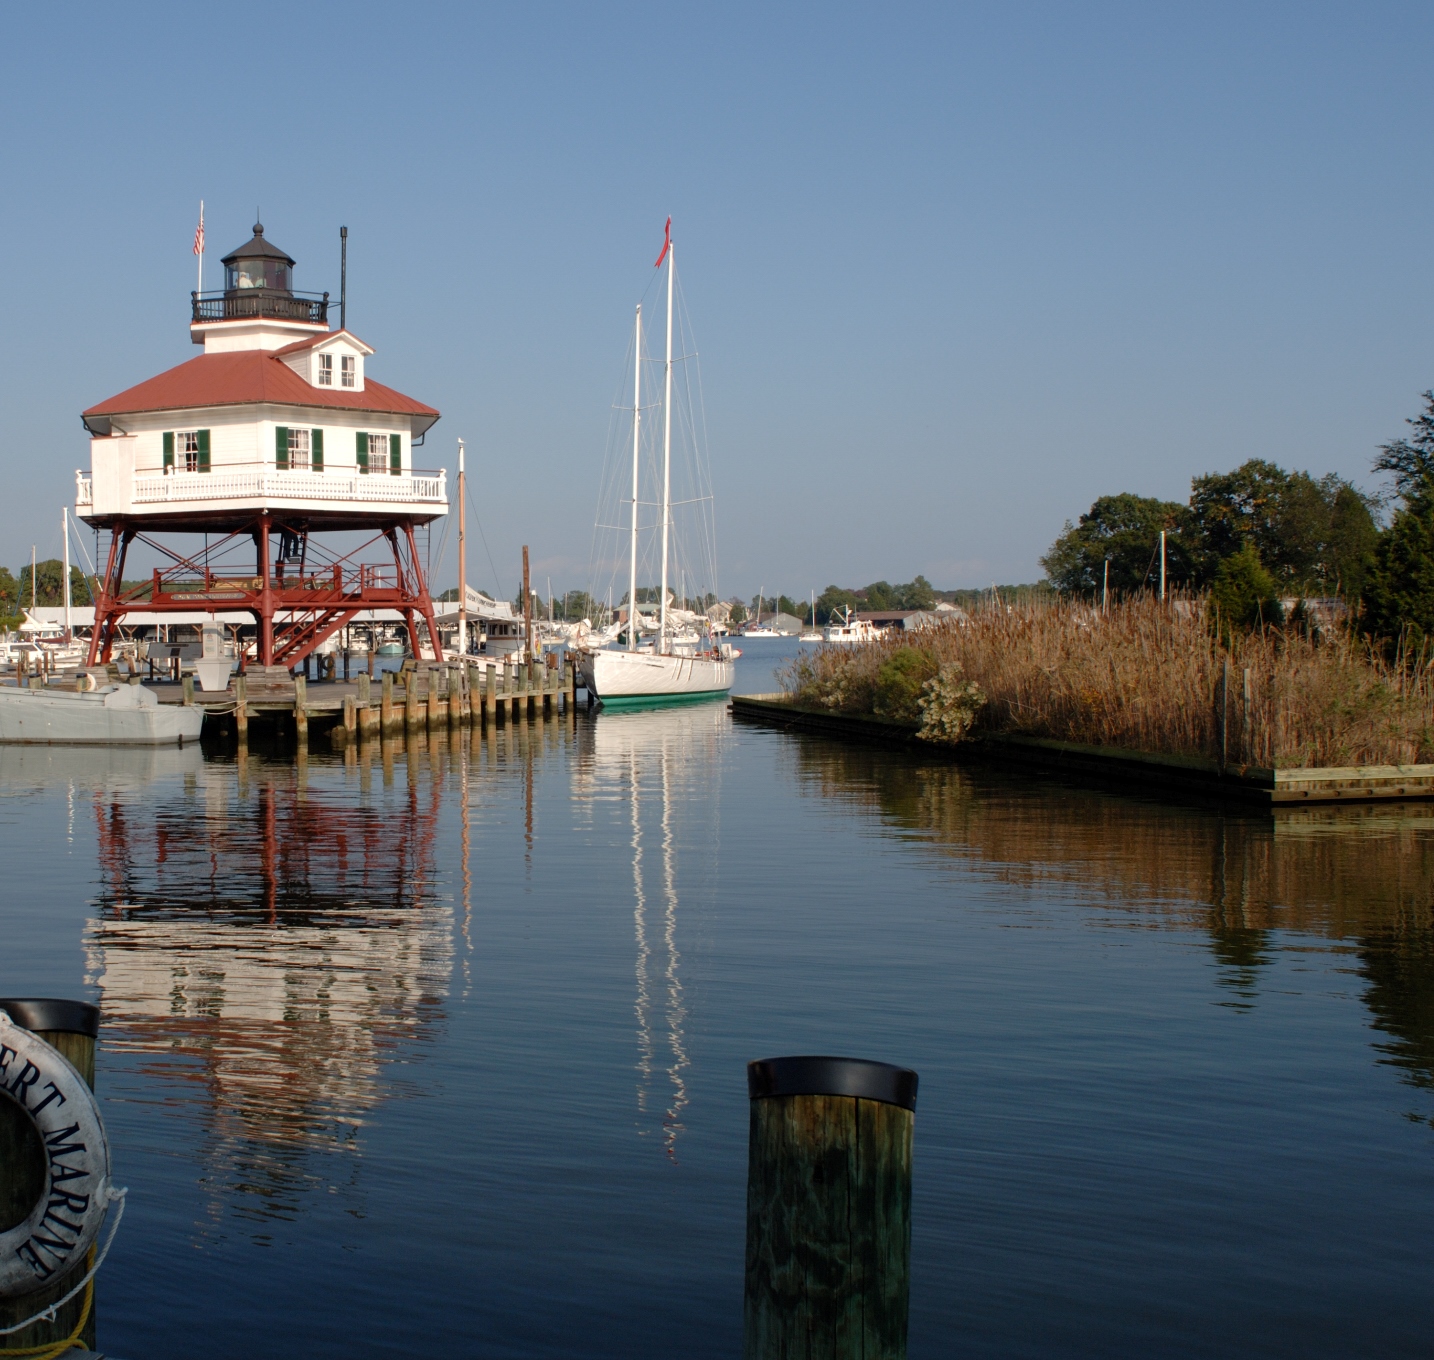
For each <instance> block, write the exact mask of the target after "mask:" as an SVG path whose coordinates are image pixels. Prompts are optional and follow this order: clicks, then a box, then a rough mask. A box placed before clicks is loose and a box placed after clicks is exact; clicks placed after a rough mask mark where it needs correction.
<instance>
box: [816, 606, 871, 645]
mask: <svg viewBox="0 0 1434 1360" xmlns="http://www.w3.org/2000/svg"><path fill="white" fill-rule="evenodd" d="M879 636H880V634H879V632H878V631H877V628H876V625H875V624H874V623H872V621H871V620H870V619H857V618H853V617H852V613H851V610H850V609H848V610H847V611H846V616H845V617H844V618H843V620H842V621H841V622H840V623H836V622H832V623H830V624H828V625H827V627H826V629H825V630H824V631H823V633H822V640H823V641H825V642H834V643H838V644H845V645H848V646H850V645H852V644H855V643H858V642H875V641H876V639H877V638H878V637H879Z"/></svg>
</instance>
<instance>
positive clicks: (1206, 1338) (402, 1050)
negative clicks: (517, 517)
mask: <svg viewBox="0 0 1434 1360" xmlns="http://www.w3.org/2000/svg"><path fill="white" fill-rule="evenodd" d="M742 664H743V667H744V669H745V670H746V671H747V674H748V675H749V676H751V677H755V681H760V682H761V683H755V682H753V683H749V684H748V688H755V689H763V688H770V687H771V686H770V684H768V683H766V681H765V674H764V673H763V672H762V666H763V664H764V663H763V662H762V661H761V660H754V658H753V656H752V655H751V654H750V653H749V656H748V658H746V659H744V662H743V663H742ZM0 837H3V841H2V842H0V844H3V847H4V852H5V853H4V864H5V892H4V897H3V908H0V910H3V920H4V923H5V937H4V938H5V947H4V949H3V951H0V990H3V991H5V992H8V993H11V994H15V993H28V994H49V995H59V996H87V997H91V998H93V999H95V1000H96V1001H98V1002H99V1003H100V1004H101V1006H102V1007H103V1011H104V1017H105V1027H104V1030H103V1032H102V1046H101V1051H100V1059H99V1074H98V1082H99V1087H100V1091H101V1094H102V1097H103V1105H104V1111H105V1117H106V1120H107V1122H108V1125H109V1130H110V1137H111V1141H112V1143H113V1145H114V1148H115V1156H116V1161H117V1166H118V1172H119V1179H120V1180H121V1181H123V1182H125V1183H127V1184H129V1185H130V1187H131V1196H130V1205H131V1208H130V1211H129V1213H128V1214H127V1216H126V1219H125V1222H124V1225H123V1228H122V1230H121V1235H120V1239H119V1244H118V1246H117V1247H116V1249H115V1254H114V1256H113V1258H112V1261H111V1264H110V1265H108V1266H107V1267H106V1269H105V1273H104V1276H103V1281H102V1287H101V1289H100V1294H99V1318H100V1343H101V1347H102V1348H104V1349H107V1350H109V1351H111V1352H112V1353H114V1354H117V1355H121V1356H127V1357H129V1358H130V1360H149V1358H151V1357H154V1358H155V1360H159V1358H160V1357H176V1360H177V1358H178V1357H188V1356H193V1355H196V1354H204V1355H206V1356H212V1357H216V1358H219V1357H253V1356H255V1355H280V1354H284V1355H300V1354H302V1355H305V1356H314V1357H321V1356H334V1357H338V1356H345V1357H347V1356H352V1355H394V1356H415V1357H416V1356H430V1355H446V1354H454V1355H459V1354H462V1355H483V1356H490V1355H491V1356H508V1355H511V1356H544V1355H552V1356H558V1355H563V1356H615V1357H616V1356H653V1357H657V1356H674V1355H689V1356H707V1355H711V1356H731V1355H736V1354H738V1353H739V1352H740V1321H741V1296H742V1240H743V1216H744V1184H745V1174H746V1169H745V1158H746V1130H747V1125H746V1118H747V1110H746V1105H747V1100H746V1091H745V1073H744V1064H745V1063H746V1061H747V1060H748V1059H750V1058H754V1057H762V1056H767V1055H771V1054H776V1053H783V1052H812V1051H826V1052H837V1053H850V1054H856V1055H860V1056H867V1057H874V1058H881V1059H887V1060H891V1061H896V1062H901V1063H905V1064H909V1065H911V1066H913V1067H915V1068H917V1069H918V1070H919V1071H920V1073H921V1100H920V1105H919V1108H918V1111H917V1118H916V1183H915V1199H914V1221H915V1228H914V1242H913V1286H912V1348H911V1349H912V1354H913V1355H915V1356H928V1357H935V1356H945V1355H951V1354H970V1355H990V1356H998V1355H999V1356H1049V1355H1072V1356H1076V1355H1081V1356H1083V1355H1092V1356H1096V1355H1102V1356H1103V1355H1110V1356H1115V1355H1121V1356H1125V1355H1132V1354H1163V1355H1173V1356H1229V1355H1255V1356H1276V1355H1290V1354H1300V1355H1306V1356H1349V1355H1383V1356H1389V1355H1414V1354H1423V1353H1425V1352H1426V1351H1427V1319H1428V1316H1429V1312H1430V1306H1431V1303H1434V1284H1431V1272H1430V1269H1429V1264H1428V1263H1429V1260H1430V1258H1431V1254H1434V1214H1431V1192H1434V1128H1431V1124H1430V1120H1431V1117H1434V1089H1431V1088H1434V917H1431V893H1434V808H1423V807H1417V806H1409V807H1403V808H1376V809H1370V810H1367V811H1363V812H1359V811H1355V810H1353V809H1345V810H1341V811H1340V812H1337V813H1335V812H1330V813H1325V812H1321V811H1318V810H1312V809H1299V810H1297V811H1296V812H1294V813H1291V814H1287V815H1286V814H1282V815H1280V816H1278V817H1274V818H1272V817H1269V816H1257V815H1246V814H1235V813H1228V812H1227V813H1221V812H1220V811H1218V810H1213V809H1208V808H1202V807H1190V806H1183V805H1180V804H1178V803H1174V802H1169V801H1161V800H1158V799H1149V798H1144V797H1136V796H1121V795H1119V794H1112V793H1107V792H1100V791H1095V790H1091V789H1088V788H1082V787H1079V786H1075V785H1070V784H1064V783H1061V782H1058V781H1053V780H1040V779H1033V778H1031V777H1029V776H1023V775H1016V776H1007V775H1003V774H1001V773H999V772H993V771H988V770H971V769H962V768H957V767H953V766H951V765H947V764H943V763H938V762H931V761H922V760H920V759H916V758H913V757H909V756H907V755H904V754H900V753H887V752H881V751H875V750H867V749H862V748H848V747H842V746H838V745H834V744H831V743H829V742H826V741H822V740H817V739H807V738H801V737H795V736H791V735H787V734H782V733H777V732H772V731H767V730H763V729H758V728H751V727H744V726H741V725H734V723H733V721H732V719H731V717H730V716H729V715H728V713H727V712H726V709H725V707H724V706H723V705H709V706H703V707H694V708H688V709H679V710H667V711H659V712H650V713H629V714H616V715H604V714H598V715H596V716H595V717H592V718H588V717H580V718H579V719H578V720H576V721H575V722H571V723H570V722H568V721H566V720H563V721H552V722H549V723H546V724H534V725H533V726H530V727H523V726H519V727H510V728H506V729H500V730H498V731H497V732H494V733H489V734H486V735H480V736H478V737H477V738H474V739H470V738H469V737H468V736H467V735H466V734H465V735H464V737H463V738H462V739H455V740H453V741H451V742H450V740H449V739H448V738H447V736H446V735H445V737H444V738H443V739H441V740H434V741H428V740H425V741H423V742H421V743H418V744H410V745H408V746H406V747H405V746H403V745H399V746H397V747H396V748H394V749H391V750H386V751H385V752H383V753H380V752H378V751H374V750H368V751H366V752H365V753H364V754H363V755H361V756H360V755H356V754H355V755H351V756H350V757H349V759H348V760H347V761H346V760H345V759H344V758H343V757H341V756H332V755H328V754H323V755H320V754H319V753H318V749H317V746H316V749H315V752H314V753H313V754H311V755H310V756H309V757H308V758H307V760H306V761H295V760H294V759H293V758H292V756H291V755H285V754H284V753H282V752H275V753H272V754H270V755H267V756H265V755H261V754H259V753H258V752H257V751H256V752H253V753H251V754H250V755H249V756H248V757H247V758H245V759H243V760H242V761H241V760H238V759H236V757H235V756H234V755H233V754H232V753H230V754H227V755H226V754H224V753H222V752H210V753H208V754H205V753H202V752H200V751H198V750H184V751H162V752H111V753H97V752H93V751H85V752H80V751H65V750H62V749H58V748H56V749H53V750H50V749H34V750H29V749H19V748H0Z"/></svg>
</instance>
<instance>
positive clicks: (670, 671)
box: [577, 218, 735, 706]
mask: <svg viewBox="0 0 1434 1360" xmlns="http://www.w3.org/2000/svg"><path fill="white" fill-rule="evenodd" d="M667 228H668V229H667V232H666V235H665V239H664V242H663V247H662V254H661V255H659V256H658V257H657V264H658V267H659V268H660V267H661V265H662V262H663V259H664V258H665V259H666V260H667V358H666V362H665V364H664V366H663V397H662V415H663V438H662V491H661V499H660V501H658V502H657V504H659V505H660V507H661V518H660V519H659V521H658V524H659V526H660V538H661V545H662V546H661V549H660V552H659V554H658V556H659V558H660V560H661V564H662V579H661V586H660V588H659V590H658V608H657V633H656V636H655V637H653V638H652V640H651V642H650V643H648V644H646V645H644V644H643V643H642V641H641V635H642V628H641V623H640V620H641V613H640V606H639V602H638V591H637V562H638V509H639V506H640V505H641V504H642V497H641V485H640V482H641V452H642V409H643V408H642V369H643V358H642V305H641V304H640V303H639V304H638V307H637V320H636V330H635V335H634V341H633V379H632V381H633V392H632V500H631V502H630V507H631V518H630V522H629V526H628V528H629V542H628V594H627V599H628V610H629V615H630V617H629V618H628V619H627V620H626V627H625V629H624V633H623V641H624V644H625V645H624V646H622V647H616V646H614V647H588V648H585V649H581V650H579V651H578V652H577V665H578V675H579V678H580V679H581V682H582V683H583V685H584V686H586V688H587V690H588V692H589V693H590V694H592V695H594V696H595V697H596V698H597V699H598V700H600V701H601V702H602V703H603V704H604V705H609V706H610V705H613V704H629V705H631V704H641V703H680V702H683V701H695V700H702V699H712V698H717V697H718V696H720V695H724V694H726V693H727V692H728V691H729V690H730V689H731V688H732V680H733V675H734V671H735V666H734V664H733V650H732V648H731V647H730V646H728V645H726V644H719V643H717V642H716V640H715V639H713V638H712V637H711V635H710V633H709V634H708V635H707V636H706V637H705V638H703V637H700V636H699V635H698V634H697V633H696V631H695V626H696V625H697V624H699V623H700V624H702V625H703V626H704V627H705V625H706V623H707V620H706V619H705V618H704V617H701V616H699V615H697V614H695V613H692V612H690V611H688V610H686V609H680V610H679V609H674V608H673V607H672V605H673V599H672V592H671V591H670V590H669V589H668V579H669V567H670V561H669V559H670V556H671V553H670V548H669V542H668V539H669V532H670V530H671V526H672V510H673V504H674V501H673V495H672V417H673V410H672V307H673V280H674V272H673V271H674V262H675V258H676V257H675V253H674V251H673V248H672V236H671V228H672V220H671V218H669V219H668V222H667ZM694 357H695V356H694ZM690 415H691V413H690V412H689V413H688V417H689V418H688V419H686V420H685V421H684V425H685V427H686V428H687V429H688V430H689V432H690V433H691V435H692V438H693V440H694V444H695V438H696V434H695V431H696V425H695V423H694V422H693V421H692V420H691V419H690ZM624 438H625V436H624ZM695 499H696V500H697V501H698V502H705V501H710V496H706V497H701V496H699V497H697V498H695ZM649 503H651V502H649ZM678 503H682V498H680V497H679V498H678ZM707 530H708V532H707V534H706V535H704V537H705V538H706V540H707V542H708V543H710V542H711V526H710V522H709V524H708V526H707ZM679 560H680V559H679ZM682 593H683V597H684V603H685V601H686V588H685V583H684V588H683V592H682Z"/></svg>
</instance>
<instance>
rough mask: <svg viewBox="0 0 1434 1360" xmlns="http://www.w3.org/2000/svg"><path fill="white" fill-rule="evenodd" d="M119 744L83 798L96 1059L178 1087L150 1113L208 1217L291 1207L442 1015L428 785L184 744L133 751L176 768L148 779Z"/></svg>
mask: <svg viewBox="0 0 1434 1360" xmlns="http://www.w3.org/2000/svg"><path fill="white" fill-rule="evenodd" d="M121 754H123V753H116V752H110V753H106V758H107V759H108V761H109V768H110V770H111V776H112V777H110V778H109V779H107V780H103V781H100V782H98V783H97V784H95V786H94V788H93V792H92V795H91V796H92V800H93V814H94V818H95V824H96V833H97V839H98V847H99V869H100V882H101V890H100V894H99V897H98V900H97V903H96V907H97V912H96V915H95V916H94V918H93V919H92V920H91V923H90V927H89V930H88V934H87V939H86V960H87V967H88V980H89V982H90V983H91V984H92V985H93V986H95V987H97V988H98V990H99V993H100V996H99V1001H100V1005H101V1008H102V1012H103V1015H104V1026H105V1029H104V1044H105V1048H106V1050H107V1052H108V1053H110V1054H114V1055H116V1056H118V1057H119V1058H120V1063H119V1065H120V1066H121V1067H123V1066H124V1065H125V1064H126V1062H128V1063H129V1064H131V1065H133V1066H136V1067H138V1069H139V1071H140V1073H141V1074H142V1077H143V1084H144V1086H145V1088H146V1090H147V1091H148V1092H150V1093H151V1094H152V1091H153V1089H154V1085H155V1084H156V1083H158V1084H159V1085H160V1086H161V1087H163V1086H166V1085H168V1086H172V1087H173V1088H176V1093H177V1094H178V1093H179V1092H182V1096H181V1098H179V1099H176V1100H173V1101H172V1102H167V1103H169V1104H170V1105H171V1106H172V1113H173V1115H174V1117H175V1118H177V1119H182V1120H184V1121H187V1122H188V1123H190V1125H191V1130H190V1131H191V1132H195V1133H197V1136H198V1138H199V1141H200V1143H201V1145H202V1149H203V1151H202V1153H201V1155H202V1156H203V1158H204V1160H205V1162H206V1164H207V1178H208V1180H209V1183H210V1185H211V1187H212V1188H213V1195H214V1201H213V1205H212V1207H213V1208H214V1209H215V1210H216V1212H217V1209H218V1206H219V1204H220V1203H221V1202H223V1201H228V1202H229V1203H230V1204H231V1205H232V1207H233V1208H235V1210H236V1211H237V1212H239V1213H240V1214H241V1215H246V1216H251V1217H259V1218H271V1217H275V1216H278V1217H287V1216H290V1215H291V1214H292V1212H293V1211H294V1209H295V1208H296V1207H297V1202H298V1198H299V1197H300V1196H301V1195H302V1194H303V1193H304V1192H306V1191H309V1190H313V1189H316V1188H322V1187H321V1185H319V1184H317V1182H320V1181H326V1180H331V1179H335V1178H338V1179H342V1178H343V1173H342V1172H340V1171H335V1170H334V1169H332V1168H330V1169H326V1170H324V1171H322V1172H320V1173H317V1174H315V1172H314V1171H313V1168H311V1167H309V1166H308V1165H307V1162H308V1159H309V1158H310V1157H311V1156H312V1154H314V1153H315V1152H334V1151H343V1150H348V1151H353V1152H357V1148H358V1142H357V1139H358V1130H359V1129H360V1128H361V1127H362V1126H363V1124H364V1122H365V1118H366V1116H367V1114H368V1112H369V1111H371V1110H372V1109H373V1108H374V1107H375V1106H376V1105H377V1104H378V1103H379V1102H380V1101H382V1100H384V1099H385V1098H386V1097H387V1096H389V1095H391V1094H393V1083H392V1081H391V1080H390V1079H386V1078H385V1076H384V1068H385V1065H386V1064H387V1063H388V1062H389V1061H391V1060H392V1059H393V1058H394V1057H395V1056H401V1055H398V1054H396V1052H395V1050H396V1049H397V1048H398V1046H399V1045H400V1044H404V1043H406V1042H408V1041H411V1040H415V1039H420V1038H422V1037H423V1036H424V1033H425V1031H426V1030H427V1029H428V1028H429V1027H431V1026H432V1025H434V1023H435V1022H436V1021H439V1020H440V1019H441V1018H442V1015H443V1011H442V1005H443V1002H444V998H445V996H446V994H447V990H448V986H449V979H450V974H451V969H452V953H453V944H452V933H453V920H452V910H451V908H450V907H449V906H447V905H446V904H444V903H442V902H440V901H437V900H435V898H434V897H433V896H430V892H431V884H432V880H433V877H434V870H433V863H432V861H433V853H434V845H433V842H434V833H435V829H436V824H437V820H438V815H439V809H440V802H441V794H442V790H443V787H444V781H443V780H442V779H440V778H428V779H425V780H423V781H421V784H420V782H419V781H417V780H415V779H413V778H412V777H410V779H409V780H408V781H407V784H406V786H392V787H384V788H381V789H379V790H377V791H374V790H370V792H369V794H364V793H362V792H361V790H359V789H357V788H354V787H346V784H349V783H350V781H348V780H342V781H340V780H333V779H326V780H325V781H324V785H323V787H322V788H314V789H311V788H309V787H308V780H307V771H306V766H305V765H304V764H299V765H297V766H296V765H295V764H293V763H288V762H286V763H282V764H266V763H262V762H259V761H257V760H254V759H253V758H248V759H246V761H245V765H244V767H243V768H242V769H236V767H235V766H234V765H230V764H222V763H214V762H211V763H204V762H203V761H202V760H201V759H199V752H197V751H195V752H194V753H193V754H192V757H191V753H190V752H188V751H184V752H165V753H153V754H149V753H147V754H146V756H145V757H144V759H147V760H149V761H151V762H154V761H156V760H158V759H159V758H160V757H161V756H166V757H171V758H175V757H177V758H180V759H181V760H184V762H185V763H184V764H183V768H182V769H177V768H176V769H174V770H171V769H170V768H169V765H166V766H165V767H164V769H163V770H162V771H161V770H160V768H159V766H158V765H153V764H152V765H150V766H146V767H145V770H150V771H152V772H153V775H152V777H154V776H158V775H159V774H165V775H171V774H176V773H177V774H179V775H180V777H179V778H162V779H161V778H157V777H154V782H146V781H145V779H144V777H143V776H144V773H145V770H142V769H141V768H140V766H141V763H142V762H141V760H140V759H136V761H135V762H134V765H133V768H132V769H130V768H129V767H128V766H127V765H126V763H125V762H123V761H119V760H117V759H116V757H117V756H119V755H121ZM52 759H53V757H52ZM170 763H171V764H172V763H173V760H172V759H171V761H170ZM121 766H124V767H125V768H123V769H122V768H120V767H121ZM10 777H11V776H10V772H9V771H8V769H4V768H3V767H0V778H4V779H6V780H7V781H9V780H10ZM51 777H52V778H53V777H54V776H53V771H52V773H51ZM124 1055H128V1058H127V1059H126V1057H125V1056H124ZM117 1080H119V1081H123V1075H122V1074H117ZM194 1121H197V1122H198V1128H197V1130H195V1129H194V1128H193V1127H192V1126H193V1123H194Z"/></svg>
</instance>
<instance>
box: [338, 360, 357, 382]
mask: <svg viewBox="0 0 1434 1360" xmlns="http://www.w3.org/2000/svg"><path fill="white" fill-rule="evenodd" d="M339 367H340V371H341V372H342V375H343V385H344V386H345V387H352V386H353V385H354V369H355V368H356V367H357V364H356V362H355V360H354V356H353V355H352V354H345V355H343V356H342V358H340V360H339Z"/></svg>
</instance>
